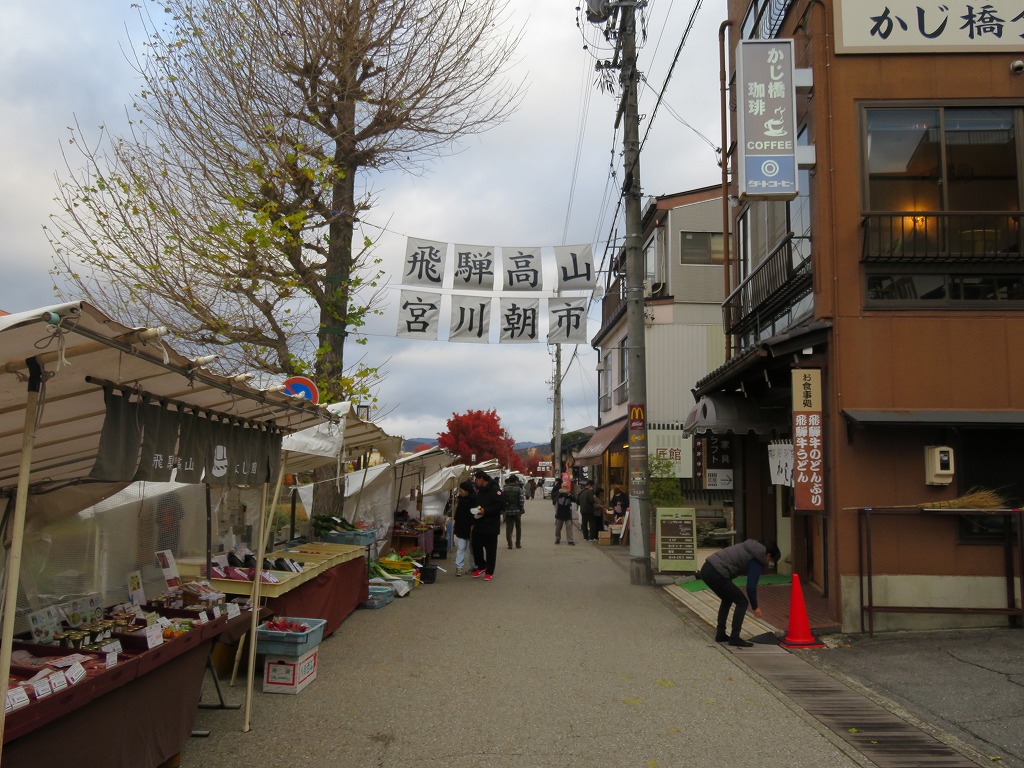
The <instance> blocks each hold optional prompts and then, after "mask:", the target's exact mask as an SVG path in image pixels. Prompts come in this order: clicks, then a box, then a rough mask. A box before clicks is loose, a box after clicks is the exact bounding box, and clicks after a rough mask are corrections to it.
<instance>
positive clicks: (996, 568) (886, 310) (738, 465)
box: [691, 0, 1024, 631]
mask: <svg viewBox="0 0 1024 768" xmlns="http://www.w3.org/2000/svg"><path fill="white" fill-rule="evenodd" d="M728 10H729V22H728V26H727V27H723V33H724V34H723V42H724V49H725V51H726V56H727V61H728V65H727V71H726V73H725V76H726V82H727V84H728V86H727V88H728V92H727V94H726V97H725V100H724V104H725V105H726V106H725V109H724V110H723V114H726V115H727V123H728V137H729V139H728V142H727V143H726V145H727V146H731V147H732V151H731V155H730V158H729V159H730V175H729V177H728V179H727V180H724V181H726V185H727V189H728V194H729V195H730V197H731V199H732V200H733V201H734V205H733V206H732V207H731V208H730V217H729V218H730V219H731V227H732V229H733V233H734V234H733V236H732V238H731V240H730V243H729V248H728V249H727V253H726V255H725V263H726V265H727V266H726V269H727V275H728V284H729V287H728V291H727V295H726V296H725V299H724V303H723V305H722V307H723V326H724V331H725V334H726V335H727V351H726V360H725V362H724V364H723V365H722V366H721V367H718V368H717V369H716V370H714V371H713V372H712V373H710V374H709V375H706V376H703V377H701V378H699V379H697V380H696V385H695V386H694V389H693V393H694V396H695V397H696V398H697V400H698V405H697V408H696V409H695V414H694V417H693V419H692V422H693V424H691V426H693V427H694V428H695V429H697V430H699V429H702V428H703V429H707V428H708V427H709V425H708V424H707V423H706V416H705V417H702V416H701V414H702V413H703V414H708V413H711V414H713V413H714V412H715V409H716V407H718V408H719V410H720V411H723V412H724V411H729V413H731V414H732V422H733V423H731V424H728V423H721V424H718V425H716V426H713V427H711V428H712V429H713V430H714V431H715V433H719V432H720V433H733V434H734V435H735V438H736V440H737V442H738V443H739V445H738V450H737V451H736V454H735V456H734V457H733V458H734V460H735V483H736V497H735V504H736V512H737V527H738V529H739V533H740V535H745V536H754V537H771V538H776V539H778V540H779V542H780V545H781V546H782V549H783V554H784V559H785V560H787V561H788V562H787V565H788V566H790V567H791V568H792V569H793V571H795V572H796V573H798V574H799V575H800V576H801V578H802V580H803V582H804V584H805V589H807V588H810V589H814V590H817V591H818V592H820V593H821V594H823V595H824V596H825V597H826V598H827V599H828V602H829V606H830V610H831V611H832V613H833V615H834V617H835V618H836V619H838V620H841V622H842V625H843V628H844V629H845V630H846V631H862V630H863V629H864V628H865V626H866V622H867V623H870V624H873V627H874V628H875V629H902V628H928V627H958V626H976V625H1000V624H1002V625H1005V624H1006V623H1007V620H1008V619H1007V616H1008V615H1009V616H1010V619H1009V620H1010V621H1019V613H1020V611H1019V609H1020V605H1021V602H1020V576H1021V573H1020V571H1021V568H1022V555H1021V532H1020V522H1021V521H1020V515H1019V514H1013V513H1012V512H1010V513H1008V514H1005V515H1004V514H992V513H989V514H976V513H974V512H965V513H963V514H958V513H948V512H947V513H939V512H928V511H922V510H920V509H919V507H921V506H924V507H928V506H929V505H932V506H933V507H941V506H943V505H946V506H948V505H950V504H951V503H952V505H953V506H958V503H957V502H956V500H957V499H960V498H962V497H964V496H965V495H966V494H968V492H970V491H971V490H973V489H977V488H982V489H986V490H991V491H995V492H998V493H999V494H1001V495H1002V496H1003V498H1004V499H1005V505H1006V507H1007V508H1009V509H1012V508H1019V507H1020V506H1021V505H1022V504H1024V472H1022V468H1024V253H1022V250H1021V216H1022V213H1021V211H1022V209H1021V200H1022V194H1024V189H1022V181H1024V165H1022V158H1024V141H1022V134H1024V130H1022V129H1024V47H1022V45H1021V35H1022V34H1024V14H1021V13H1020V11H1021V10H1022V9H1021V8H1018V7H1016V6H1014V7H1013V9H1010V8H1009V7H1008V6H1005V5H999V4H990V5H983V6H981V5H976V4H966V3H962V2H952V3H946V4H943V5H934V6H924V5H920V4H915V3H913V2H905V1H902V0H888V1H887V2H862V1H861V0H858V2H853V0H844V1H843V2H840V0H813V1H807V2H805V1H802V0H797V1H794V2H766V1H764V0H754V2H749V1H748V0H730V2H729V3H728ZM758 40H761V41H779V42H780V43H782V42H783V41H789V40H792V48H791V49H789V48H786V47H785V46H783V45H779V46H778V50H777V51H775V52H774V53H771V55H772V56H774V57H775V60H770V59H766V61H769V62H770V64H771V65H772V66H774V65H775V64H780V65H781V64H783V63H784V62H779V61H778V58H779V57H780V56H782V54H783V53H784V52H785V51H789V50H791V51H792V54H791V55H792V59H793V64H794V65H795V73H794V74H793V79H792V81H790V84H791V86H792V93H791V94H788V95H790V96H795V98H794V99H793V101H792V102H791V103H792V104H793V106H794V107H795V121H794V124H793V128H794V131H795V134H796V136H795V146H794V148H793V149H794V152H793V156H794V158H795V162H794V168H798V169H799V170H798V171H797V172H796V173H795V174H794V179H795V181H796V183H797V187H798V189H797V194H795V196H791V199H788V200H763V199H758V197H759V196H758V195H757V194H753V195H751V194H749V191H750V187H749V186H744V185H745V184H747V183H748V182H749V181H750V173H749V170H748V169H749V168H750V167H751V166H750V165H749V162H748V160H749V155H750V154H752V153H756V152H757V151H758V149H762V148H763V147H760V146H758V144H757V141H756V140H753V141H752V140H751V139H750V134H749V131H747V133H746V139H747V141H746V143H744V141H743V140H744V133H743V132H742V131H740V127H741V123H743V121H744V120H751V119H752V118H754V119H756V118H760V119H761V125H763V126H764V129H765V130H766V131H767V130H769V128H777V126H769V124H768V121H769V120H770V119H771V118H772V117H773V113H774V112H775V110H773V109H772V104H771V103H770V96H771V92H772V87H773V86H772V83H771V82H769V83H768V91H767V93H768V97H769V101H768V102H767V103H766V101H765V99H764V96H765V91H764V90H763V89H760V85H764V83H763V82H762V83H760V84H759V83H758V82H757V81H756V79H755V80H751V79H749V78H745V75H744V73H743V72H742V71H741V72H739V73H737V67H736V63H737V61H738V60H739V58H740V57H741V56H742V55H743V54H741V53H740V51H739V48H738V46H739V45H740V43H741V41H742V42H744V43H745V42H747V41H758ZM771 48H772V46H769V47H768V49H767V50H771ZM774 71H775V70H771V72H773V73H774ZM770 77H771V76H769V78H770ZM779 90H780V89H779V88H776V94H777V95H778V93H779ZM766 108H767V109H766ZM780 108H782V109H783V110H785V109H786V108H785V107H780ZM789 138H790V139H791V138H794V137H789ZM788 140H789V139H787V141H788ZM756 167H760V168H761V169H762V170H763V169H764V165H763V164H762V165H760V166H756ZM773 170H774V169H773ZM737 403H740V404H742V405H737ZM702 407H703V408H702ZM724 421H728V419H725V420H724ZM755 421H760V422H767V423H770V424H773V425H779V424H781V425H783V426H782V427H781V428H778V427H777V426H776V427H773V428H772V429H771V430H769V433H768V434H761V435H755V434H751V433H750V432H749V431H748V427H749V426H750V425H751V424H753V423H754V422H755ZM773 443H774V445H775V446H776V447H774V448H773ZM794 443H795V446H794V451H793V452H792V453H791V455H795V460H794V462H795V464H796V471H795V474H796V482H795V486H794V487H790V485H789V484H788V482H780V481H779V478H778V472H779V469H780V467H779V466H778V464H779V462H780V461H782V460H781V459H780V456H782V455H783V454H784V453H785V451H784V450H780V448H779V447H778V446H779V445H782V446H783V447H785V446H786V445H793V444H794ZM770 456H771V457H772V459H773V461H769V457H770ZM773 475H774V477H773ZM777 482H778V483H779V484H775V483H777ZM883 508H884V509H886V510H888V512H887V513H886V514H885V515H872V520H873V522H872V526H873V528H872V536H871V539H870V542H869V541H868V539H867V537H866V534H865V527H864V523H865V514H866V513H865V512H864V510H865V509H873V510H879V509H883ZM971 509H973V507H972V508H971ZM869 558H870V560H869ZM868 567H870V573H871V578H870V579H868V578H867V577H866V571H867V570H868ZM1008 577H1009V580H1008ZM866 605H873V606H875V607H878V608H880V609H881V610H878V611H875V612H870V611H865V610H864V608H865V606H866ZM885 609H888V610H885ZM961 609H971V610H972V611H973V612H972V613H966V612H964V611H963V610H961ZM1013 611H1017V616H1013V615H1012V612H1013Z"/></svg>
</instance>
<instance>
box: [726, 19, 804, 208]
mask: <svg viewBox="0 0 1024 768" xmlns="http://www.w3.org/2000/svg"><path fill="white" fill-rule="evenodd" d="M736 62H737V64H736V88H737V94H736V103H737V108H738V109H739V110H740V116H739V120H738V126H739V136H738V138H739V162H738V164H737V167H738V169H739V196H740V199H744V200H792V199H793V198H795V197H796V196H797V194H798V192H799V189H798V187H797V180H798V178H799V177H798V175H797V164H796V144H797V142H796V92H795V90H794V88H793V41H792V40H786V39H781V38H773V39H771V40H743V41H741V42H740V43H739V45H738V46H737V51H736Z"/></svg>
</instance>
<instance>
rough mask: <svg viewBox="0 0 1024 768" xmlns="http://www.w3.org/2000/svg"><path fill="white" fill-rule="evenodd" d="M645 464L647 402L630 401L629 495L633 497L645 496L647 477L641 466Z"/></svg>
mask: <svg viewBox="0 0 1024 768" xmlns="http://www.w3.org/2000/svg"><path fill="white" fill-rule="evenodd" d="M645 466H647V404H646V403H632V404H630V406H629V468H630V475H629V495H630V496H632V497H634V498H645V497H646V496H647V477H646V476H645V475H644V473H643V467H645Z"/></svg>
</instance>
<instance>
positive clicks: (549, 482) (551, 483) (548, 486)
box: [540, 477, 555, 499]
mask: <svg viewBox="0 0 1024 768" xmlns="http://www.w3.org/2000/svg"><path fill="white" fill-rule="evenodd" d="M554 487H555V478H553V477H545V478H544V483H543V484H542V485H541V487H540V495H541V496H543V497H544V498H545V499H550V498H551V491H552V489H554Z"/></svg>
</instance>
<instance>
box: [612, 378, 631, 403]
mask: <svg viewBox="0 0 1024 768" xmlns="http://www.w3.org/2000/svg"><path fill="white" fill-rule="evenodd" d="M613 394H614V396H615V397H614V399H615V404H616V405H618V404H619V403H624V402H626V398H627V397H628V396H629V382H626V381H623V382H622V383H621V384H619V386H617V387H616V388H615V390H614V392H613Z"/></svg>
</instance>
